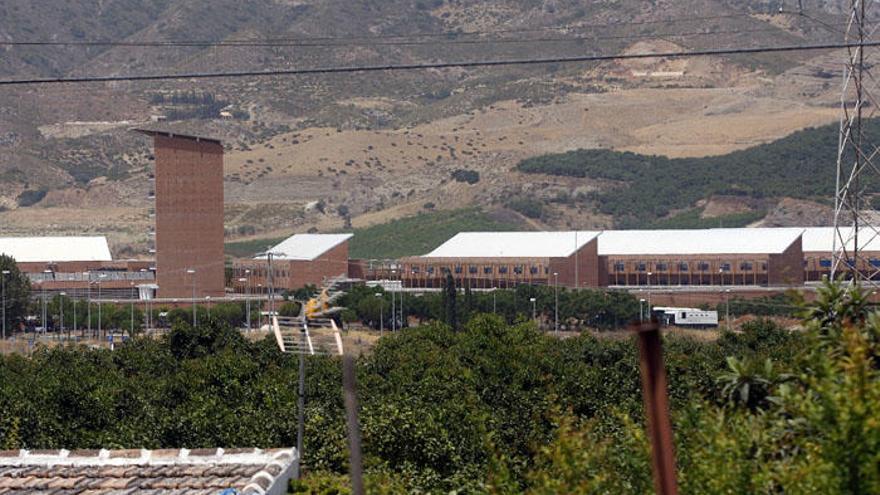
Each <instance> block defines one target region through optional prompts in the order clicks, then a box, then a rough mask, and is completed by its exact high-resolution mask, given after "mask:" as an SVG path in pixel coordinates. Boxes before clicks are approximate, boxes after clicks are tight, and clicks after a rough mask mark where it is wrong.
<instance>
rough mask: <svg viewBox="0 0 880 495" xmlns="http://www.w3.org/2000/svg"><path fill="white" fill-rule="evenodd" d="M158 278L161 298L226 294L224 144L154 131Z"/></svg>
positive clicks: (149, 134)
mask: <svg viewBox="0 0 880 495" xmlns="http://www.w3.org/2000/svg"><path fill="white" fill-rule="evenodd" d="M138 132H141V133H143V134H146V135H148V136H151V137H152V138H153V146H154V148H155V153H154V155H155V157H156V162H155V166H156V170H155V187H156V189H155V200H156V215H155V218H156V229H155V236H156V248H155V250H156V276H157V283H158V286H159V293H158V296H159V297H160V298H190V297H192V296H193V292H195V297H199V298H202V297H207V296H211V297H220V296H223V295H225V293H226V291H225V279H224V255H223V145H222V143H221V142H220V141H218V140H216V139H208V138H203V137H197V136H187V135H183V134H173V133H170V132H161V131H153V130H138Z"/></svg>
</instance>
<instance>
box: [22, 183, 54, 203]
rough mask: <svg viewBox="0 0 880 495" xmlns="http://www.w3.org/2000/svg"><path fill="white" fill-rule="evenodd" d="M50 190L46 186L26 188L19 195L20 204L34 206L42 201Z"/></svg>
mask: <svg viewBox="0 0 880 495" xmlns="http://www.w3.org/2000/svg"><path fill="white" fill-rule="evenodd" d="M48 192H49V190H48V189H47V188H45V187H42V188H40V189H26V190H24V191H22V192H21V194H19V195H18V206H21V207H27V206H33V205H35V204H37V203H39V202H40V201H42V200H43V198H45V197H46V194H48Z"/></svg>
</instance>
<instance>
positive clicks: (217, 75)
mask: <svg viewBox="0 0 880 495" xmlns="http://www.w3.org/2000/svg"><path fill="white" fill-rule="evenodd" d="M876 46H880V41H866V42H864V43H820V44H811V45H781V46H765V47H754V48H720V49H707V50H691V51H677V52H659V53H630V54H611V55H584V56H574V57H548V58H526V59H510V60H476V61H464V62H429V63H420V64H382V65H360V66H339V67H314V68H305V69H272V70H247V71H230V72H193V73H183V74H144V75H123V76H82V77H57V78H31V79H7V80H0V86H22V85H33V84H62V83H64V84H75V83H76V84H78V83H91V82H119V81H167V80H175V79H221V78H240V77H267V76H297V75H324V74H343V73H353V72H387V71H408V70H426V69H449V68H474V67H505V66H515V65H537V64H554V63H578V62H603V61H610V60H634V59H648V58H690V57H706V56H717V55H740V54H755V53H783V52H798V51H815V50H834V49H842V48H857V47H876Z"/></svg>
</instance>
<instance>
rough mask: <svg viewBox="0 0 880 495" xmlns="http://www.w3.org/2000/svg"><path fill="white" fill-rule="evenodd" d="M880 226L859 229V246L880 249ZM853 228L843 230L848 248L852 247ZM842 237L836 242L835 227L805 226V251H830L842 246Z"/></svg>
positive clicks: (865, 249)
mask: <svg viewBox="0 0 880 495" xmlns="http://www.w3.org/2000/svg"><path fill="white" fill-rule="evenodd" d="M875 229H876V230H877V231H878V232H880V227H866V228H864V229H861V228H860V229H859V247H860V248H861V249H862V250H864V251H880V236H878V235H877V234H876V233H875ZM850 230H851V229H846V230H844V232H843V236H842V237H843V239H844V240H846V241H847V248H849V249H852V239H851V237H852V234H851V233H850ZM841 244H842V241H841V239H840V238H839V237H838V238H837V242H836V243H835V233H834V227H805V228H804V252H805V253H817V252H818V253H821V252H824V253H829V255H830V253H831V252H833V251H834V249H835V247H840V245H841Z"/></svg>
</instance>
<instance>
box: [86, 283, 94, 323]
mask: <svg viewBox="0 0 880 495" xmlns="http://www.w3.org/2000/svg"><path fill="white" fill-rule="evenodd" d="M86 320H88V321H87V322H86V324H87V325H88V328H89V337H93V335H92V276H91V274H89V277H88V283H87V284H86Z"/></svg>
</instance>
